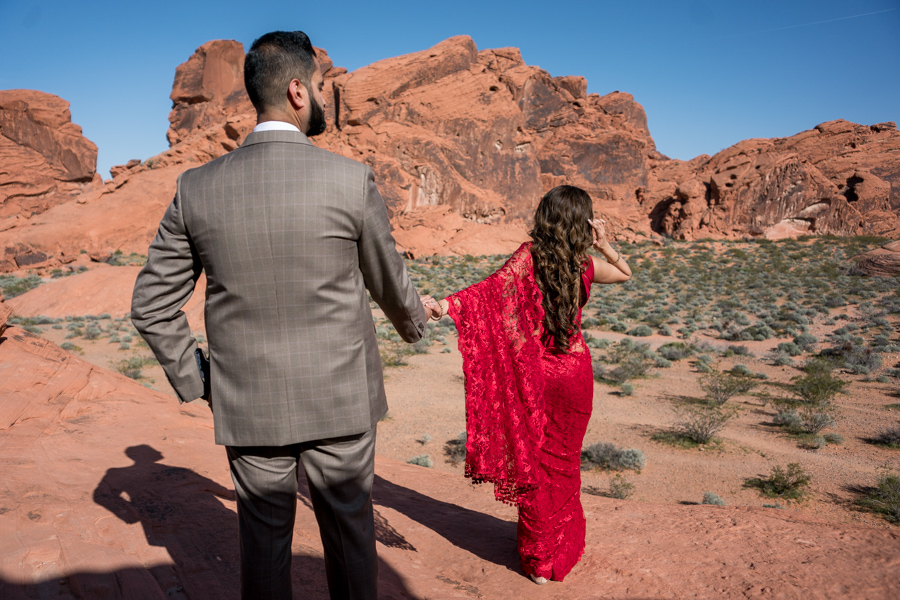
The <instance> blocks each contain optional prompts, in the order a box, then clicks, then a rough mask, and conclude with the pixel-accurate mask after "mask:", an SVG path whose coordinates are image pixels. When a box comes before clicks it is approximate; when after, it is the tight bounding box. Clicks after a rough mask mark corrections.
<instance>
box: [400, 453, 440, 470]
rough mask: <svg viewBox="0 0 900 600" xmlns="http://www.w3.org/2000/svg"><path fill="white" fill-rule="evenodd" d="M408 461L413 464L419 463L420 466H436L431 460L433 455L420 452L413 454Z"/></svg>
mask: <svg viewBox="0 0 900 600" xmlns="http://www.w3.org/2000/svg"><path fill="white" fill-rule="evenodd" d="M406 462H407V463H409V464H411V465H418V466H420V467H427V468H431V467H433V466H434V463H433V462H431V457H430V456H429V455H427V454H418V455H416V456H413V457H412V458H411V459H409V460H408V461H406Z"/></svg>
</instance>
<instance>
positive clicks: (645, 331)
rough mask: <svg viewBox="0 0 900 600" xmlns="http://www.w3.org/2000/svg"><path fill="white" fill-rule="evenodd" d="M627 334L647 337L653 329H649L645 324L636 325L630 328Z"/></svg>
mask: <svg viewBox="0 0 900 600" xmlns="http://www.w3.org/2000/svg"><path fill="white" fill-rule="evenodd" d="M628 335H631V336H634V337H647V336H648V335H653V329H651V328H650V327H649V326H647V325H638V326H637V327H635V328H634V329H631V330H630V331H629V332H628Z"/></svg>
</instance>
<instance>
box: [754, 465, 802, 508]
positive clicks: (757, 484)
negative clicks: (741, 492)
mask: <svg viewBox="0 0 900 600" xmlns="http://www.w3.org/2000/svg"><path fill="white" fill-rule="evenodd" d="M809 482H810V476H809V474H808V473H807V472H806V471H805V470H804V469H803V467H802V466H800V464H799V463H790V464H788V466H787V468H786V469H782V468H781V467H780V466H775V467H772V472H771V473H770V474H769V476H768V477H755V478H751V479H748V480H746V482H745V483H744V487H747V488H753V489H756V490H758V491H759V493H760V494H762V495H763V496H767V497H769V498H780V499H782V500H802V499H804V498H805V497H806V495H807V491H806V488H807V487H808V486H809Z"/></svg>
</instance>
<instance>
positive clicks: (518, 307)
mask: <svg viewBox="0 0 900 600" xmlns="http://www.w3.org/2000/svg"><path fill="white" fill-rule="evenodd" d="M592 278H593V264H592V263H591V262H590V261H589V262H588V266H587V269H586V271H585V273H584V275H583V282H584V287H585V292H586V293H585V298H586V297H587V292H588V291H589V289H590V281H591V279H592ZM541 300H542V297H541V293H540V290H539V289H538V287H537V283H536V282H535V279H534V271H533V267H532V261H531V244H530V243H526V244H523V245H522V246H521V247H519V249H518V250H517V251H516V252H515V253H514V254H513V255H512V257H510V259H509V260H508V261H507V262H506V264H505V265H504V266H503V267H502V268H501V269H500V270H499V271H497V272H496V273H494V274H493V275H491V276H490V277H488V278H487V279H486V280H484V281H483V282H481V283H478V284H476V285H474V286H472V287H469V288H466V289H465V290H462V291H460V292H458V293H457V294H454V295H453V296H451V297H450V298H449V306H450V310H449V312H450V316H451V317H453V319H454V321H455V322H456V327H457V330H458V331H459V349H460V352H461V353H462V355H463V371H464V373H465V376H466V432H467V440H466V476H467V477H471V478H472V479H473V480H474V481H476V482H485V481H490V482H492V483H494V486H495V487H494V493H495V496H496V497H497V499H499V500H501V501H504V502H509V503H512V504H516V505H517V506H518V508H519V525H518V547H519V556H520V559H521V562H522V568H523V569H524V570H525V572H526V573H528V574H533V575H536V576H540V577H546V578H548V579H555V580H557V581H562V579H563V578H564V577H565V576H566V574H567V573H568V572H569V571H570V570H571V569H572V567H573V566H574V565H575V564H576V563H577V562H578V560H579V559H580V558H581V556H582V554H583V553H584V539H585V520H584V512H583V510H582V508H581V497H580V492H581V471H580V469H581V445H582V442H583V440H584V434H585V431H586V429H587V423H588V420H589V419H590V415H591V407H592V400H593V377H592V373H591V358H590V353H589V351H588V349H587V346H586V344H585V343H584V339H583V337H582V336H581V333H580V330H579V331H577V332H576V333H575V335H573V336H572V337H571V338H570V350H569V352H568V353H557V352H554V351H552V350H550V349H547V348H545V347H544V345H543V344H542V343H541V332H542V331H543V326H542V322H543V309H542V308H541ZM579 319H580V314H579Z"/></svg>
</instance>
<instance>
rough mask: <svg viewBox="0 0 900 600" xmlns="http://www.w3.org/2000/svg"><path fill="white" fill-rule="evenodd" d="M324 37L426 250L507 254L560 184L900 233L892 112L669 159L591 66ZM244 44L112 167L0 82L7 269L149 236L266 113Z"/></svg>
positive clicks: (226, 48) (336, 88)
mask: <svg viewBox="0 0 900 600" xmlns="http://www.w3.org/2000/svg"><path fill="white" fill-rule="evenodd" d="M318 53H319V58H320V63H321V65H322V68H323V71H324V73H325V97H326V103H327V112H328V115H329V127H328V129H327V131H326V132H325V133H324V134H323V135H322V136H320V137H318V138H315V140H314V141H315V143H316V144H317V145H319V146H321V147H324V148H327V149H329V150H332V151H334V152H337V153H339V154H342V155H344V156H347V157H350V158H354V159H356V160H359V161H362V162H365V163H367V164H369V165H370V166H371V167H372V169H373V171H374V172H375V175H376V178H377V181H378V183H379V189H380V190H381V192H382V195H383V196H384V198H385V201H386V203H387V206H388V210H389V212H390V214H391V219H392V223H393V225H394V227H395V237H396V238H397V241H398V243H399V245H400V246H401V249H403V250H406V251H408V252H409V253H410V254H413V255H427V254H433V253H438V254H442V253H451V254H453V253H456V254H488V253H497V252H509V251H511V250H513V249H514V248H515V247H516V246H517V245H518V244H519V243H521V242H522V241H524V240H525V239H527V230H528V227H529V224H530V223H529V221H530V216H531V214H532V211H533V210H534V207H535V205H536V203H537V201H538V199H539V198H540V196H541V194H543V193H544V192H545V191H546V190H548V189H550V188H551V187H553V186H554V185H558V184H560V183H570V184H573V185H578V186H581V187H583V188H585V189H586V190H588V191H589V192H590V193H591V195H592V196H593V198H594V200H595V205H594V208H595V211H596V212H597V213H598V214H600V215H601V216H603V217H605V218H606V220H607V221H608V223H609V226H610V229H611V230H612V232H613V233H614V234H615V235H616V236H617V237H618V238H619V239H623V240H633V239H636V238H640V237H654V236H659V235H664V236H670V237H674V238H678V239H695V238H698V237H713V238H734V237H744V236H767V237H772V238H775V237H784V236H796V235H801V234H836V235H853V234H875V235H882V236H886V237H900V133H898V131H897V130H896V126H895V125H894V123H880V124H877V125H872V126H866V125H857V124H854V123H849V122H847V121H832V122H829V123H823V124H821V125H819V126H817V127H815V128H814V129H811V130H809V131H805V132H802V133H799V134H797V135H795V136H792V137H789V138H776V139H752V140H745V141H743V142H740V143H738V144H736V145H734V146H732V147H731V148H728V149H726V150H723V151H722V152H719V153H718V154H716V155H715V156H712V157H710V156H706V155H702V156H699V157H697V158H695V159H692V160H690V161H681V160H672V159H669V158H668V157H665V156H663V155H661V154H660V153H659V152H657V150H656V147H655V144H654V142H653V139H652V137H651V136H650V132H649V130H648V128H647V118H646V114H645V113H644V109H643V108H642V107H641V105H640V104H638V103H637V102H635V101H634V98H633V97H632V96H631V95H629V94H626V93H621V92H612V93H610V94H606V95H604V96H600V95H597V94H588V93H587V82H586V80H585V79H584V78H583V77H573V76H568V77H552V76H551V75H550V74H549V73H547V72H546V71H543V70H542V69H540V68H539V67H536V66H530V65H527V64H525V63H524V61H523V60H522V58H521V55H520V53H519V51H518V50H517V49H515V48H502V49H489V50H481V51H479V50H478V49H477V48H476V47H475V44H474V42H473V41H472V40H471V38H469V37H466V36H459V37H454V38H450V39H448V40H445V41H443V42H441V43H439V44H437V45H436V46H434V47H432V48H430V49H428V50H424V51H422V52H416V53H413V54H408V55H405V56H400V57H395V58H389V59H385V60H381V61H378V62H376V63H373V64H371V65H369V66H366V67H363V68H360V69H357V70H356V71H353V72H347V70H346V69H344V68H342V67H335V66H334V65H333V63H332V61H331V59H330V58H329V57H328V55H327V53H326V52H325V51H324V50H321V49H319V50H318ZM243 60H244V51H243V47H242V45H241V44H240V43H238V42H235V41H227V40H216V41H211V42H208V43H206V44H204V45H203V46H201V47H200V48H198V49H197V51H196V52H195V53H194V54H193V55H192V56H191V57H190V58H189V59H188V60H187V61H186V62H185V63H183V64H181V65H180V66H179V67H178V68H177V69H176V73H175V80H174V84H173V87H172V92H171V99H172V103H173V108H172V111H171V113H170V115H169V121H170V126H169V130H168V132H167V138H168V140H169V143H170V148H169V149H168V150H166V151H165V152H163V153H161V154H159V155H157V156H154V157H151V158H149V159H147V160H145V161H138V160H134V161H130V162H129V163H128V164H126V165H120V166H117V167H114V168H113V169H112V174H113V180H112V181H110V182H107V183H106V184H102V182H99V181H98V179H99V178H97V177H96V174H95V173H94V165H95V162H96V148H95V147H94V146H93V145H92V144H91V143H90V142H88V141H87V140H85V139H84V138H83V137H81V136H80V130H79V129H78V127H77V126H75V125H72V124H71V123H70V122H69V117H68V105H67V104H66V103H65V102H64V101H63V100H60V99H59V98H56V97H55V96H50V95H48V94H41V93H40V92H27V91H22V90H18V91H11V92H10V91H8V92H0V133H2V135H0V158H3V159H4V160H3V162H2V164H3V165H4V167H3V169H0V170H2V171H3V172H4V173H6V174H5V175H4V174H3V173H0V189H2V190H4V193H6V194H7V195H6V196H5V197H4V201H3V203H2V204H0V272H3V271H12V270H16V269H22V268H26V267H29V268H30V267H40V266H49V265H52V264H58V263H65V262H68V261H71V260H74V258H75V257H77V256H78V255H79V253H87V254H88V255H89V256H91V257H92V258H94V259H95V260H101V259H103V258H104V257H105V256H108V255H109V253H110V252H112V251H114V250H122V251H125V252H126V253H127V252H138V253H145V252H146V248H147V246H148V244H149V242H150V240H151V238H152V236H153V232H154V231H155V228H156V225H157V223H158V221H159V218H160V216H161V215H162V212H163V210H165V206H166V205H167V204H168V203H169V202H170V201H171V198H172V194H173V193H174V189H175V179H176V177H177V175H178V174H179V173H181V172H182V171H184V170H186V169H188V168H191V167H194V166H197V165H199V164H202V163H205V162H208V161H209V160H212V159H214V158H216V157H218V156H221V155H223V154H225V153H227V152H230V151H231V150H233V149H235V148H236V147H237V146H238V145H240V143H241V142H242V141H243V139H244V138H245V137H246V135H247V134H248V133H249V132H250V131H251V130H252V128H253V126H254V125H255V120H256V119H255V114H254V112H253V109H252V106H251V105H250V102H249V99H248V98H247V95H246V92H245V91H244V89H243V76H242V70H243ZM7 157H15V158H7ZM26 159H27V160H26ZM28 161H31V162H28ZM38 166H40V168H38ZM26 176H27V177H29V178H30V179H27V178H26ZM3 177H5V178H6V179H5V180H4V179H3ZM22 181H26V183H27V185H25V187H26V188H27V190H26V191H24V192H23V191H21V190H20V188H22V186H21V185H20V182H22ZM89 182H93V184H92V185H88V183H89ZM17 186H18V187H17ZM22 189H24V188H22ZM16 190H20V191H16Z"/></svg>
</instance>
